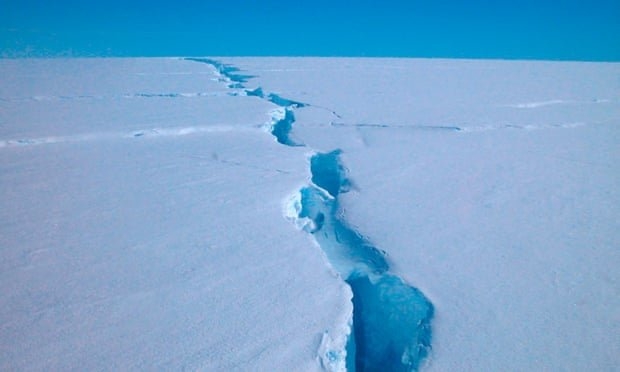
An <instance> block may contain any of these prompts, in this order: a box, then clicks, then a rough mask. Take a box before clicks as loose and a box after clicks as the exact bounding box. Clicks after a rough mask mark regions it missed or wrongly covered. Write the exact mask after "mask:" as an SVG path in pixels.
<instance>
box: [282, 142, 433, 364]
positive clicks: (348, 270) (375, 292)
mask: <svg viewBox="0 0 620 372" xmlns="http://www.w3.org/2000/svg"><path fill="white" fill-rule="evenodd" d="M339 155H340V151H339V150H336V151H333V152H330V153H326V154H322V153H319V154H316V155H314V156H313V157H312V158H311V159H310V167H311V173H312V184H311V185H309V186H306V187H304V188H302V189H301V190H300V192H299V196H298V197H297V198H296V199H294V202H293V205H292V208H291V209H292V210H293V211H294V213H296V216H291V217H293V218H296V219H297V221H298V223H299V224H300V225H301V227H302V228H303V229H304V230H305V231H306V232H308V233H311V234H313V236H314V238H315V239H316V241H317V243H318V244H319V245H320V246H321V249H322V250H323V251H324V252H325V255H326V256H327V259H328V260H329V263H330V265H331V266H332V267H333V268H334V269H335V270H336V271H337V272H338V274H339V275H340V276H341V277H342V278H343V279H344V280H345V281H346V282H347V284H349V286H350V287H351V290H352V291H353V300H352V301H353V330H352V334H350V335H349V341H348V345H347V347H346V350H340V351H337V350H328V351H327V353H326V355H325V356H324V360H325V359H327V361H326V362H324V363H325V364H327V365H328V366H332V367H334V368H333V369H337V368H338V366H341V364H342V362H343V361H345V360H346V362H345V363H346V366H347V369H348V370H359V371H365V370H368V371H374V370H385V371H411V370H416V369H417V368H418V367H419V366H420V363H421V362H422V361H423V360H424V358H425V357H426V356H427V355H428V352H429V350H430V347H431V345H430V342H431V327H430V322H431V319H432V317H433V305H432V304H431V303H430V302H429V301H428V300H427V299H426V298H425V297H424V295H423V294H422V293H421V292H420V291H419V290H417V289H416V288H414V287H411V286H409V285H407V284H406V283H405V282H404V281H403V280H402V279H401V278H399V277H398V276H396V275H394V274H391V273H389V271H388V270H389V265H388V262H387V260H386V257H385V253H384V252H383V251H381V250H379V249H377V248H376V247H374V246H373V245H372V244H370V242H368V240H367V239H365V238H364V237H363V236H362V235H361V234H359V233H358V232H357V231H355V230H354V229H352V228H351V227H349V226H348V224H347V223H346V221H344V220H343V216H342V213H341V209H340V206H339V200H338V196H339V195H340V194H341V193H345V192H347V191H349V189H350V185H351V182H350V181H349V180H348V178H347V177H346V168H344V166H343V165H342V164H341V162H340V158H339Z"/></svg>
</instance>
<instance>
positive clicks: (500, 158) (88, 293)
mask: <svg viewBox="0 0 620 372" xmlns="http://www.w3.org/2000/svg"><path fill="white" fill-rule="evenodd" d="M0 72H1V75H0V76H2V78H0V80H1V82H2V84H0V156H1V159H2V161H1V162H0V167H1V171H0V185H1V186H0V187H2V194H1V196H0V198H1V199H0V200H1V205H2V208H0V257H1V258H2V259H1V260H0V286H1V288H0V291H1V293H2V296H0V305H1V306H0V369H3V370H16V369H17V370H49V369H57V370H58V369H60V370H65V369H76V368H79V369H200V370H308V371H311V370H321V369H327V370H344V369H349V370H353V369H357V370H374V369H377V368H378V366H381V367H382V369H383V370H389V369H391V370H411V369H414V370H415V369H423V370H429V371H432V370H437V371H443V370H591V369H594V370H613V369H614V368H616V367H617V365H618V363H619V362H620V360H619V359H618V355H620V349H619V346H618V344H617V342H616V338H617V335H618V334H620V321H618V316H617V312H616V309H617V308H619V307H620V296H618V293H619V291H620V285H619V279H620V275H619V274H618V273H617V267H619V266H620V252H619V250H618V247H620V234H619V233H618V231H620V220H619V219H618V216H619V215H620V208H619V207H620V192H619V191H618V190H620V169H619V168H620V167H619V166H618V162H617V160H618V159H619V158H620V156H619V155H620V146H619V143H620V141H619V140H620V138H619V137H620V136H619V135H620V129H619V125H620V86H619V85H618V81H619V80H618V79H620V65H619V64H613V63H571V62H528V61H512V62H508V61H467V60H460V61H457V60H423V59H422V60H416V59H337V58H187V59H185V58H147V59H139V58H135V59H51V60H46V59H33V60H27V59H26V60H0ZM295 226H296V227H297V228H295Z"/></svg>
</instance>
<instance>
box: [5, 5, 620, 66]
mask: <svg viewBox="0 0 620 372" xmlns="http://www.w3.org/2000/svg"><path fill="white" fill-rule="evenodd" d="M0 4H1V5H0V55H4V56H20V55H34V56H41V55H52V56H57V55H78V56H84V55H98V56H109V55H113V56H181V55H183V56H185V55H193V56H197V55H229V56H230V55H245V56H248V55H250V56H254V55H256V56H265V55H277V56H396V57H451V58H506V59H549V60H594V61H620V0H613V1H612V0H591V1H588V0H583V1H577V0H558V1H550V0H539V1H534V0H523V1H519V0H514V1H510V2H506V1H501V0H498V1H487V0H471V1H449V0H447V1H431V0H426V1H417V0H411V1H404V0H384V1H379V0H377V1H370V0H359V1H342V0H333V1H327V0H317V1H302V0H299V1H277V0H270V1H258V0H254V1H251V0H219V1H211V0H206V1H191V0H186V1H184V0H179V1H171V0H168V1H160V0H152V1H148V2H147V1H133V2H132V1H126V2H123V1H119V0H109V1H91V2H88V1H75V0H72V1H70V0H58V1H49V0H46V1H42V0H0Z"/></svg>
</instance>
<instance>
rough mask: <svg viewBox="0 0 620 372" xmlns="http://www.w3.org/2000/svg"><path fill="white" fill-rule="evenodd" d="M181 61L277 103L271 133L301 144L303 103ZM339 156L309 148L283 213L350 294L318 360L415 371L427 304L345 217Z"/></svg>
mask: <svg viewBox="0 0 620 372" xmlns="http://www.w3.org/2000/svg"><path fill="white" fill-rule="evenodd" d="M188 60H192V61H197V62H202V63H207V64H210V65H212V66H213V67H214V68H215V69H216V70H217V71H218V73H219V74H220V75H221V76H223V78H221V79H220V80H221V81H223V82H225V83H227V86H228V87H229V88H231V89H244V91H245V95H247V96H254V97H257V98H260V99H264V100H268V101H269V102H271V103H273V104H275V105H276V106H278V108H277V109H275V110H273V111H272V113H271V114H272V125H271V134H272V135H273V136H274V137H275V138H276V140H277V142H278V143H281V144H283V145H286V146H303V145H302V144H298V143H297V142H295V141H293V140H292V139H291V138H290V132H291V129H292V125H293V123H294V122H295V116H294V113H293V110H294V109H297V108H303V107H307V106H310V105H309V104H306V103H302V102H297V101H293V100H290V99H286V98H283V97H281V96H279V95H276V94H273V93H271V94H265V93H264V92H263V90H262V88H261V87H258V88H256V89H253V90H249V89H246V88H245V86H244V85H243V83H245V82H246V81H247V79H249V78H251V76H249V75H239V74H236V72H237V71H239V69H237V68H235V67H232V66H229V65H225V64H222V63H220V62H217V61H214V60H211V59H203V58H188ZM332 113H333V114H334V115H335V116H337V117H339V115H338V114H336V113H335V112H333V111H332ZM441 129H447V130H459V128H458V127H445V128H441ZM341 154H342V151H341V150H339V149H336V150H334V151H331V152H328V153H315V154H314V155H313V156H312V157H311V158H310V173H311V180H310V184H309V185H308V186H305V187H303V188H302V189H301V190H299V192H298V193H296V194H295V196H294V197H293V198H292V200H291V201H290V203H289V205H288V206H287V207H288V208H287V217H288V218H290V219H291V220H293V221H294V222H295V223H296V224H297V225H298V227H300V228H301V229H303V230H304V231H306V232H307V233H309V234H312V236H313V237H314V239H315V241H316V242H317V243H318V244H319V246H320V247H321V249H322V250H323V251H324V253H325V255H326V257H327V259H328V261H329V264H330V265H331V266H332V267H333V268H334V270H335V271H336V272H337V273H338V274H339V275H340V277H342V278H343V280H344V281H345V282H346V283H347V284H348V285H349V286H350V288H351V290H352V292H353V298H352V303H353V313H352V314H351V318H350V319H349V324H348V325H347V327H346V329H347V333H348V334H346V335H336V339H335V340H332V339H329V337H327V338H326V337H325V336H326V335H327V334H325V335H324V337H323V341H322V342H321V345H320V346H319V353H320V355H319V359H320V360H321V363H322V365H323V367H324V368H325V369H327V370H331V371H342V370H349V371H357V370H359V371H363V370H389V371H414V370H417V369H418V368H419V367H420V365H421V364H422V363H423V362H424V360H425V358H426V357H427V356H428V353H429V351H430V349H431V326H430V322H431V320H432V317H433V313H434V308H433V305H432V304H431V303H430V301H428V299H426V297H425V296H424V295H423V294H422V293H421V292H420V291H419V290H418V289H416V288H414V287H412V286H409V285H408V284H406V283H405V282H404V281H403V280H402V279H401V278H400V277H398V276H396V275H394V274H393V273H390V272H389V264H388V261H387V259H386V254H385V252H384V251H382V250H379V249H378V248H376V247H374V246H373V245H372V244H371V243H370V242H369V241H368V240H367V239H366V238H365V237H363V236H362V235H361V234H360V233H359V232H357V231H355V230H354V229H353V228H351V227H350V226H349V225H348V224H347V222H346V221H345V220H344V215H343V213H342V209H341V207H340V203H339V195H341V194H343V193H347V192H349V191H350V190H351V187H352V183H351V181H350V180H349V178H348V176H347V169H346V167H345V166H344V165H343V164H342V161H341V158H340V155H341ZM351 328H352V329H351ZM342 336H344V337H342ZM345 339H346V341H343V340H345Z"/></svg>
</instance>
